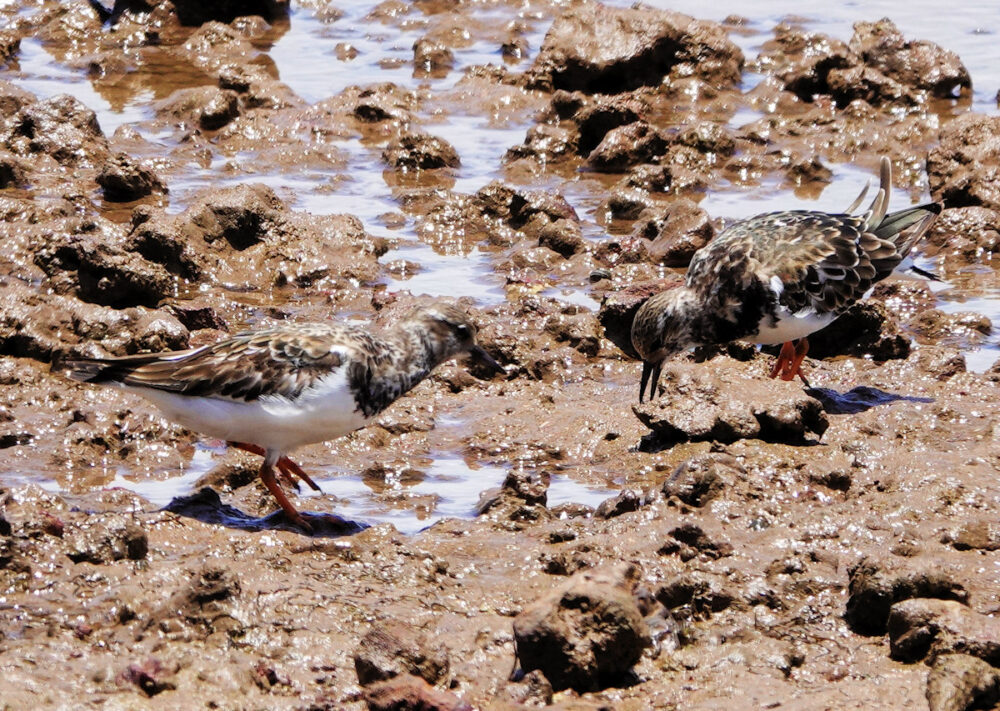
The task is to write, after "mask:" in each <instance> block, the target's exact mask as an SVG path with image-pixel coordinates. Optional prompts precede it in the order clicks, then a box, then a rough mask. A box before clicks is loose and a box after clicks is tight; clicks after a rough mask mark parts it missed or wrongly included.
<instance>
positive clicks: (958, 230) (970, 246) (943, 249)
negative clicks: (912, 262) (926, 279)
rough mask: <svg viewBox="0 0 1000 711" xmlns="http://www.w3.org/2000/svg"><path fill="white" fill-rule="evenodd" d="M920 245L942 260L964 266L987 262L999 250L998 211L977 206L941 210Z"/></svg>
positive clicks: (999, 212)
mask: <svg viewBox="0 0 1000 711" xmlns="http://www.w3.org/2000/svg"><path fill="white" fill-rule="evenodd" d="M923 242H924V243H925V244H926V245H930V246H931V250H932V253H936V254H939V255H941V256H943V257H944V258H945V260H949V259H957V260H958V261H959V263H966V264H968V263H977V262H980V261H985V260H988V259H989V258H990V257H992V255H993V254H994V253H995V252H997V251H998V250H1000V211H997V210H995V209H991V208H988V207H980V206H969V207H956V208H948V209H946V210H943V211H942V212H941V214H940V215H939V216H938V218H937V219H936V220H935V221H934V224H932V225H931V226H930V229H928V230H927V234H926V235H924V239H923Z"/></svg>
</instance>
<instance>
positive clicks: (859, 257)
mask: <svg viewBox="0 0 1000 711" xmlns="http://www.w3.org/2000/svg"><path fill="white" fill-rule="evenodd" d="M891 181H892V166H891V164H890V162H889V159H888V158H882V162H881V171H880V185H879V191H878V195H876V196H875V199H874V200H873V201H872V204H871V206H870V207H869V208H868V210H867V211H865V212H864V213H862V214H860V215H852V214H850V213H852V212H854V210H856V209H857V208H858V206H859V205H860V204H861V201H862V200H863V199H864V196H865V194H866V193H867V191H868V188H867V186H866V187H865V189H864V190H863V191H862V192H861V194H860V195H859V196H858V198H857V199H856V200H855V201H854V203H853V204H852V205H851V206H850V207H849V208H847V210H846V212H845V213H843V214H828V213H825V212H813V211H811V210H789V211H786V212H771V213H767V214H764V215H758V216H756V217H751V218H749V219H747V220H743V221H741V222H737V223H735V224H733V225H732V226H731V227H728V228H727V229H725V230H724V231H723V232H721V233H720V234H719V235H718V236H717V237H716V238H715V239H713V240H712V241H711V242H709V243H708V244H707V245H705V246H704V247H702V248H701V249H700V250H698V251H697V252H696V253H695V255H694V258H693V259H692V260H691V265H690V266H689V267H688V271H687V279H686V282H685V284H684V285H683V286H680V287H678V288H675V289H671V290H669V291H665V292H661V293H659V294H656V295H654V296H653V297H651V298H650V299H649V300H648V301H646V303H645V304H643V305H642V307H641V308H640V309H639V311H638V312H637V313H636V316H635V321H634V322H633V323H632V345H633V346H635V349H636V351H638V353H639V355H640V356H641V357H642V361H643V365H642V380H641V381H640V383H639V402H642V401H643V398H644V396H645V392H646V384H647V383H648V382H650V380H651V381H652V384H651V385H650V386H649V396H650V399H652V398H653V397H655V395H656V388H657V383H658V381H659V378H660V369H661V368H662V366H663V361H664V360H665V359H666V358H667V357H669V356H671V355H673V354H675V353H678V352H680V351H682V350H684V349H686V348H690V347H692V346H701V345H710V344H719V343H728V342H729V341H734V340H747V341H752V342H754V343H762V344H776V343H782V344H784V345H783V346H782V347H781V354H780V355H779V357H778V360H777V362H776V363H775V364H774V368H773V369H772V370H771V377H772V378H774V377H776V376H778V375H781V377H782V379H784V380H792V379H793V378H794V377H795V376H796V375H798V376H799V377H801V378H802V380H803V381H805V377H803V376H802V371H801V366H802V361H803V359H804V358H805V356H806V352H807V351H808V349H809V341H808V339H807V338H806V337H807V336H808V335H809V334H810V333H813V332H814V331H818V330H819V329H821V328H823V327H824V326H826V325H827V324H829V323H830V322H832V321H833V320H834V319H835V318H837V317H838V316H839V315H840V314H842V313H843V312H844V311H846V310H847V309H848V308H849V307H850V306H851V305H852V304H854V303H855V302H856V301H858V300H859V299H860V298H862V297H863V296H864V295H865V293H866V292H867V291H868V290H869V289H871V287H872V285H873V284H875V282H877V281H880V280H882V279H884V278H885V277H887V276H889V274H890V273H892V271H893V270H894V269H895V268H896V267H897V266H898V265H899V264H900V262H902V260H903V259H904V258H905V257H906V255H907V254H908V253H909V251H910V249H911V248H912V247H913V245H914V244H915V243H916V242H917V240H919V239H920V237H921V236H922V235H923V234H924V232H925V231H926V230H927V228H928V227H929V226H930V225H931V223H932V222H933V221H934V219H935V218H936V217H937V215H938V214H939V213H940V212H941V205H940V204H939V203H934V202H932V203H928V204H926V205H920V206H918V207H911V208H908V209H906V210H900V211H899V212H894V213H892V214H890V215H887V214H886V208H887V207H888V203H889V193H890V191H891V189H892V184H891ZM793 341H795V343H794V345H793V343H792V342H793ZM807 384H808V383H807Z"/></svg>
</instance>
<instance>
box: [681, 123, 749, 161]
mask: <svg viewBox="0 0 1000 711" xmlns="http://www.w3.org/2000/svg"><path fill="white" fill-rule="evenodd" d="M673 143H675V144H677V145H681V146H688V147H689V148H693V149H694V150H696V151H698V152H699V153H709V154H714V155H717V156H719V157H720V158H728V157H729V156H731V155H732V154H733V153H734V152H735V151H736V141H735V140H734V139H733V137H732V136H731V135H729V132H728V131H727V130H726V128H725V127H724V126H722V125H720V124H717V123H713V122H711V121H703V122H700V123H698V124H696V125H694V126H688V127H687V128H685V129H683V130H682V131H680V133H678V134H677V135H676V136H675V137H674V139H673Z"/></svg>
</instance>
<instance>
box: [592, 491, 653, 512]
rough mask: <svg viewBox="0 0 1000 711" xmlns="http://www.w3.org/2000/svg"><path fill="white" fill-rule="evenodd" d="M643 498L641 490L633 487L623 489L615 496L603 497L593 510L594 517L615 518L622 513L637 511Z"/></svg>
mask: <svg viewBox="0 0 1000 711" xmlns="http://www.w3.org/2000/svg"><path fill="white" fill-rule="evenodd" d="M643 503H645V502H644V499H643V495H642V493H641V492H639V491H636V490H635V489H624V490H622V491H621V493H619V494H618V495H617V496H613V497H611V498H610V499H605V500H604V501H602V502H601V503H600V505H599V506H598V507H597V510H595V511H594V517H595V518H615V517H617V516H621V515H622V514H626V513H630V512H632V511H638V510H639V508H640V507H641V506H642V505H643Z"/></svg>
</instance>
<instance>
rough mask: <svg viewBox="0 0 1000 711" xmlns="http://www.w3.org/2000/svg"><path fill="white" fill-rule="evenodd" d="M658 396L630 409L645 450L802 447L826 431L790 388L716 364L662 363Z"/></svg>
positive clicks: (809, 400) (812, 407)
mask: <svg viewBox="0 0 1000 711" xmlns="http://www.w3.org/2000/svg"><path fill="white" fill-rule="evenodd" d="M660 388H661V392H663V393H665V395H664V396H662V397H661V398H659V399H658V400H654V401H651V402H647V403H645V404H637V405H633V406H632V411H633V412H634V413H635V415H636V417H638V418H639V420H640V421H641V422H642V424H644V425H646V426H647V427H649V429H650V430H652V433H651V435H650V436H649V437H647V438H646V439H645V440H644V446H646V447H652V448H656V447H662V446H668V445H670V444H672V443H676V442H685V441H699V440H709V441H717V442H735V441H737V440H741V439H758V438H759V439H763V440H765V441H771V442H792V443H797V442H799V443H800V442H804V441H806V440H807V439H808V438H809V437H810V436H812V435H816V436H820V437H821V436H822V435H823V433H824V432H825V431H826V429H827V427H829V421H828V420H827V417H826V415H825V414H824V412H823V406H822V404H821V403H820V402H819V400H816V399H815V398H813V397H810V396H809V395H807V394H805V393H803V392H802V390H801V388H800V387H799V386H798V385H797V384H795V383H790V382H789V383H786V382H784V381H770V382H762V381H761V380H759V379H756V378H751V377H748V376H747V375H744V374H743V372H742V371H738V370H735V369H734V370H730V369H729V368H727V366H725V365H723V364H721V363H720V362H719V361H718V360H717V361H716V362H715V363H714V364H713V367H712V368H711V369H710V368H707V367H705V366H702V365H694V366H691V365H682V364H676V365H675V364H668V365H666V366H665V367H664V370H663V375H662V377H661V379H660Z"/></svg>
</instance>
